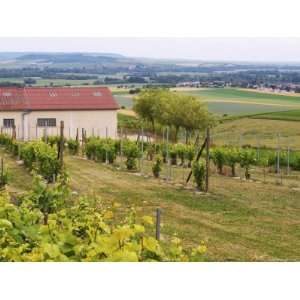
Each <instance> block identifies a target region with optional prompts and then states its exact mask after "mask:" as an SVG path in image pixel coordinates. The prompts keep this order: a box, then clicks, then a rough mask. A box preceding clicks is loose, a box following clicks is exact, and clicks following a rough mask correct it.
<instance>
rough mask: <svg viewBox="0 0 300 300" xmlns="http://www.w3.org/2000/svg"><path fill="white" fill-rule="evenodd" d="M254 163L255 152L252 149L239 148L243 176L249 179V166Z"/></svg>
mask: <svg viewBox="0 0 300 300" xmlns="http://www.w3.org/2000/svg"><path fill="white" fill-rule="evenodd" d="M255 163H256V152H255V151H254V150H253V149H241V151H240V165H241V167H242V168H245V178H246V179H250V173H249V170H250V167H251V165H254V164H255Z"/></svg>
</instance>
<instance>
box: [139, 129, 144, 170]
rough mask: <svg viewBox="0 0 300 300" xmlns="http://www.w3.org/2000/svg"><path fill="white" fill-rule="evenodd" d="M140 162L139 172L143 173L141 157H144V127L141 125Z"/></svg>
mask: <svg viewBox="0 0 300 300" xmlns="http://www.w3.org/2000/svg"><path fill="white" fill-rule="evenodd" d="M141 152H142V153H141V162H140V169H141V171H140V172H141V174H143V159H144V128H143V126H142V143H141Z"/></svg>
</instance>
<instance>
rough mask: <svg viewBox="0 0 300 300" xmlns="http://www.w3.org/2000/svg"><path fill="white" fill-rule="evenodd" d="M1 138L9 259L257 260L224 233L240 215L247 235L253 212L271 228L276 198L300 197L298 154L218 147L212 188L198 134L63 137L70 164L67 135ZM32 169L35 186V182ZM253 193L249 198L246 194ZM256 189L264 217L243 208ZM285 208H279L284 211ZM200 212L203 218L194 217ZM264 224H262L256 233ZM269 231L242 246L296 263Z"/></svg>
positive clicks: (5, 254)
mask: <svg viewBox="0 0 300 300" xmlns="http://www.w3.org/2000/svg"><path fill="white" fill-rule="evenodd" d="M0 144H1V145H2V150H1V153H2V157H4V163H3V165H4V166H3V165H2V173H1V181H0V182H1V186H2V187H4V186H7V188H6V190H7V191H8V192H5V191H3V192H2V193H1V201H2V204H1V207H2V211H1V222H2V225H1V241H2V250H1V251H2V254H1V259H2V260H3V261H11V260H13V261H48V260H49V261H51V260H52V261H68V260H71V261H102V260H106V261H120V260H124V261H129V260H130V261H131V260H134V261H145V260H158V261H177V260H181V261H187V260H197V261H199V260H227V259H230V260H231V259H233V260H240V259H241V258H242V257H244V259H247V260H249V259H250V260H257V259H258V260H259V259H260V258H259V257H256V255H257V254H253V251H254V250H250V252H249V253H248V254H247V255H246V256H240V255H241V254H240V250H239V251H237V252H236V253H231V251H229V248H227V247H226V246H225V247H223V246H221V244H219V243H220V242H221V241H222V240H223V243H224V239H228V241H227V242H225V245H226V243H229V244H232V243H233V244H232V245H235V247H238V248H239V247H240V246H241V245H240V246H239V244H240V241H239V240H237V239H236V238H234V239H232V238H233V237H234V235H233V232H232V233H230V232H228V233H226V231H227V230H228V228H230V227H232V225H229V224H233V223H234V222H235V221H237V220H238V221H237V225H238V227H237V228H236V230H237V231H239V230H240V229H239V228H240V222H241V221H242V222H245V219H244V217H245V216H248V217H249V218H254V217H255V220H256V223H257V224H255V226H259V228H260V230H263V229H267V228H268V227H266V223H265V220H262V219H261V217H262V216H264V214H265V213H266V212H267V211H269V212H271V211H273V209H274V207H273V205H275V207H277V206H278V202H277V201H278V200H276V199H278V197H279V198H280V199H281V200H280V202H279V203H282V201H288V202H289V201H292V203H294V204H293V205H295V202H294V200H293V199H294V197H297V189H298V177H299V175H298V171H299V170H300V153H298V152H297V151H293V152H289V151H287V150H286V151H283V150H280V151H279V150H278V149H271V148H263V147H260V148H259V149H258V148H255V147H250V146H247V145H243V146H242V147H237V146H232V145H227V146H215V145H214V144H211V147H210V149H209V165H210V166H209V177H210V186H209V191H208V193H205V192H204V191H205V189H206V176H207V172H206V166H207V161H206V160H205V158H207V153H206V149H207V148H206V149H205V148H203V149H202V153H201V155H200V158H199V160H197V156H199V152H200V151H201V148H202V146H203V144H202V142H200V140H199V141H198V142H197V143H195V144H191V143H189V144H184V143H176V144H174V143H170V142H169V141H168V140H166V139H164V140H161V141H159V140H158V141H157V142H156V143H154V142H151V141H146V140H144V137H143V136H142V137H139V139H138V140H136V141H132V140H129V139H128V138H126V137H122V136H121V137H120V138H119V139H116V140H113V139H108V138H107V139H106V138H98V137H92V136H91V137H86V136H84V139H83V140H82V141H79V140H72V139H66V138H63V143H62V144H63V153H64V154H63V157H64V163H63V164H62V163H61V159H60V157H59V154H58V153H59V148H60V145H61V138H60V137H59V136H47V137H44V138H42V140H39V141H31V142H21V141H16V140H15V139H13V138H12V137H10V136H8V135H5V134H2V135H0ZM16 161H17V162H16ZM6 162H8V163H7V165H8V167H6ZM16 163H17V164H16ZM21 163H22V164H23V165H24V166H22V165H20V164H21ZM14 168H15V169H14ZM10 169H13V170H14V171H13V172H11V171H10ZM22 169H24V171H25V172H26V173H27V174H28V175H26V176H24V175H22V176H23V180H25V178H27V179H26V180H28V183H27V184H26V185H28V186H31V188H30V191H28V188H26V191H24V192H19V191H18V192H16V191H15V190H14V189H15V187H17V188H20V187H22V184H24V182H22V183H21V182H20V181H22V180H20V178H19V176H20V175H18V172H23V170H22ZM16 170H18V171H17V172H16ZM191 171H192V176H191V180H189V181H188V180H187V179H188V178H189V175H191ZM30 173H31V174H33V179H32V180H33V183H30V182H29V179H28V177H30V176H29V174H30ZM14 174H16V175H14ZM236 179H239V180H238V181H237V180H236ZM30 181H31V179H30ZM262 183H263V185H261V184H262ZM224 184H225V185H226V187H227V188H226V190H224ZM137 185H138V186H139V189H138V190H139V191H137V190H136V188H135V187H136V186H137ZM10 187H11V188H12V191H11V192H10ZM245 189H246V191H249V192H248V193H249V195H248V194H247V193H244V192H245ZM227 190H228V191H227ZM251 190H256V191H260V193H261V194H263V195H264V197H265V198H264V199H263V200H262V199H261V203H256V204H255V205H259V207H260V210H261V212H260V213H258V211H257V208H254V207H249V208H248V209H247V211H248V212H247V213H246V210H245V208H243V206H244V205H245V203H244V202H243V201H245V199H248V198H249V197H250V198H249V200H250V199H253V198H252V197H255V196H254V194H253V193H251ZM270 190H274V193H276V196H275V194H274V195H273V196H272V193H270ZM163 191H164V192H163ZM229 192H230V193H229ZM241 193H243V198H242V199H241V201H242V202H239V200H237V197H239V196H238V195H241ZM295 193H296V194H295ZM278 195H279V196H278ZM153 197H154V198H153ZM270 197H271V199H270ZM281 197H282V198H281ZM286 197H287V199H286V200H283V199H285V198H286ZM155 198H157V200H155ZM146 199H147V200H146ZM158 199H161V200H160V201H158ZM143 200H144V201H143ZM216 201H217V202H216ZM224 201H225V202H224ZM247 201H248V200H247ZM274 201H275V202H274ZM217 203H218V204H217ZM249 203H251V202H249ZM266 203H268V204H266ZM238 204H239V205H241V207H238V206H237V205H238ZM157 207H160V208H161V209H162V211H163V213H162V220H163V221H162V227H161V231H162V240H161V241H159V240H157V239H156V238H155V228H154V227H153V226H154V223H155V217H154V215H153V214H154V211H155V210H156V208H157ZM176 207H177V209H179V207H181V208H180V213H178V212H177V213H175V211H174V209H175V208H176ZM284 207H285V206H283V207H281V204H280V209H284ZM190 209H192V211H193V210H196V211H194V212H192V211H190ZM241 209H242V210H241ZM266 209H267V211H266ZM280 209H279V207H277V208H276V209H275V211H276V212H275V211H273V213H274V214H275V215H277V214H279V211H280ZM294 209H295V211H294V212H293V213H292V214H293V215H292V219H293V218H294V214H296V215H297V210H298V206H297V205H296V207H295V208H294ZM244 210H245V211H244ZM202 211H203V213H204V215H203V213H202ZM230 211H232V214H233V215H232V217H233V219H231V218H229V219H228V217H229V216H230V214H229V215H228V217H226V215H227V214H228V213H229V212H230ZM214 212H215V213H216V212H218V214H222V215H223V217H224V218H225V219H223V221H222V224H225V225H224V226H225V228H227V229H225V228H224V229H225V231H224V234H225V235H224V236H223V234H222V235H220V234H217V235H216V232H215V230H214V229H212V228H210V226H209V227H207V224H206V225H205V223H203V222H209V223H210V222H212V221H213V222H217V223H219V222H220V219H219V217H217V216H218V214H217V215H214ZM186 213H187V214H188V215H185V214H186ZM198 213H199V214H201V217H200V215H199V217H200V220H202V221H201V223H200V224H199V223H198V222H197V221H196V219H195V217H196V216H195V214H198ZM207 213H209V216H208V215H207ZM245 213H246V215H245ZM174 214H175V215H174ZM182 214H184V217H183V215H182ZM253 214H254V215H253ZM260 214H262V215H260ZM280 214H281V215H282V211H281V212H280ZM289 214H290V213H288V215H289ZM296 215H295V216H296ZM276 218H277V217H276ZM263 219H264V217H263ZM192 220H193V221H192ZM204 220H207V221H204ZM226 220H227V221H226ZM182 222H183V223H182ZM190 222H192V223H190ZM228 222H229V223H228ZM232 222H233V223H232ZM188 224H191V225H188ZM192 224H193V225H192ZM197 224H198V225H197ZM226 224H227V225H226ZM280 224H281V223H280ZM220 225H221V224H220ZM220 225H218V226H220ZM190 226H193V228H191V227H190ZM222 226H223V225H222ZM228 226H229V227H228ZM272 226H275V224H273V225H272ZM295 226H297V225H295ZM188 228H189V229H188ZM187 229H188V231H189V233H188V232H187V231H186V230H187ZM231 230H232V229H231ZM256 230H258V229H256V227H255V229H254V231H253V232H255V231H256ZM269 230H270V228H269V229H268V230H267V231H266V233H265V234H267V235H266V241H265V242H263V241H261V240H260V239H259V240H258V241H257V242H254V240H253V241H252V242H250V241H251V240H249V238H247V240H245V241H244V242H243V243H246V244H248V243H249V242H250V244H249V245H248V247H249V249H252V247H254V245H255V249H257V250H256V251H258V252H261V253H262V254H261V255H262V256H261V257H263V259H271V260H278V259H285V257H289V258H290V259H296V258H297V257H298V256H297V255H295V253H294V252H293V250H292V249H289V247H287V248H285V246H284V245H281V244H280V243H279V245H277V246H276V247H275V246H274V245H275V244H276V243H278V240H277V239H276V238H274V242H271V244H270V247H271V248H270V249H269V248H268V246H267V245H268V243H269V242H267V240H268V237H269V234H268V233H267V232H269ZM276 230H277V232H278V230H279V232H281V230H289V232H291V236H289V235H288V236H287V237H286V238H293V237H292V236H293V235H294V229H293V230H292V229H291V228H290V229H288V228H285V227H282V228H281V229H278V228H277V229H276ZM291 230H292V231H291ZM233 231H235V229H233ZM247 232H248V231H247ZM295 232H296V231H295ZM247 234H248V233H247ZM275 236H276V235H275ZM181 240H182V243H183V245H185V247H184V249H185V250H182V249H183V247H182V245H181ZM257 243H259V244H257ZM104 245H106V246H104ZM213 245H215V246H213ZM216 245H218V246H216ZM103 247H104V248H105V249H104V248H103ZM206 247H208V249H207V250H206ZM215 247H218V248H215ZM258 249H259V250H258ZM279 249H282V250H279ZM283 249H284V250H283ZM228 251H229V252H228ZM234 252H235V251H234ZM246 252H247V251H246ZM254 252H255V251H254ZM255 253H256V252H255ZM267 253H268V254H267ZM253 255H254V256H253ZM242 259H243V258H242Z"/></svg>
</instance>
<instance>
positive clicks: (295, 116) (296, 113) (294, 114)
mask: <svg viewBox="0 0 300 300" xmlns="http://www.w3.org/2000/svg"><path fill="white" fill-rule="evenodd" d="M253 118H255V119H272V120H284V121H300V110H289V111H280V112H272V113H267V114H260V115H257V116H253Z"/></svg>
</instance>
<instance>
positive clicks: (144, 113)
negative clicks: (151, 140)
mask: <svg viewBox="0 0 300 300" xmlns="http://www.w3.org/2000/svg"><path fill="white" fill-rule="evenodd" d="M166 93H167V91H165V90H161V89H147V90H143V91H141V92H140V93H139V94H138V95H137V96H136V97H135V98H134V99H133V101H134V104H133V110H134V111H135V112H136V113H137V114H138V115H139V116H140V117H141V118H142V119H143V120H145V121H148V122H150V123H151V126H152V131H153V133H154V130H155V122H156V121H157V120H158V119H159V114H160V111H161V104H162V101H163V98H164V96H165V95H166Z"/></svg>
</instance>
